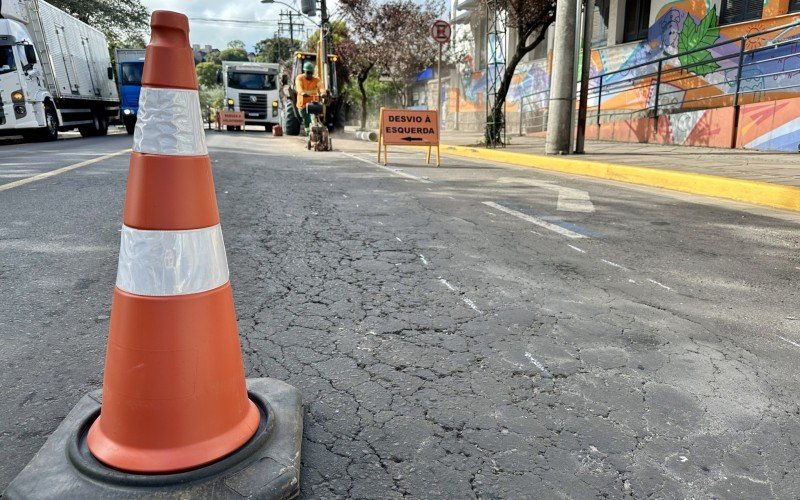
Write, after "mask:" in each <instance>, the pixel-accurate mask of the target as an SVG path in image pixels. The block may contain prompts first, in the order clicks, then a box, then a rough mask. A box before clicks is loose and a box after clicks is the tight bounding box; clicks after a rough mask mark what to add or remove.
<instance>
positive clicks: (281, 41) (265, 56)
mask: <svg viewBox="0 0 800 500" xmlns="http://www.w3.org/2000/svg"><path fill="white" fill-rule="evenodd" d="M301 48H302V43H300V41H299V40H295V41H294V45H292V40H291V39H290V38H286V37H274V38H265V39H263V40H261V41H260V42H258V43H256V45H255V49H256V50H255V52H256V61H258V62H269V63H276V62H280V61H287V60H290V59H292V57H293V54H294V52H295V51H296V50H300V49H301Z"/></svg>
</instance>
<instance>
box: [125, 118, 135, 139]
mask: <svg viewBox="0 0 800 500" xmlns="http://www.w3.org/2000/svg"><path fill="white" fill-rule="evenodd" d="M124 122H125V131H126V132H127V133H128V135H133V131H134V130H136V117H135V116H134V117H133V118H125V120H124Z"/></svg>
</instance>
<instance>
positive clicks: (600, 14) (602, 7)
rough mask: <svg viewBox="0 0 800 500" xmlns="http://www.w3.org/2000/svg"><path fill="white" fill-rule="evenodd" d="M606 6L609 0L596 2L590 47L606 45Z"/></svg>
mask: <svg viewBox="0 0 800 500" xmlns="http://www.w3.org/2000/svg"><path fill="white" fill-rule="evenodd" d="M608 4H609V0H597V2H595V4H594V18H593V19H592V47H594V48H597V47H605V46H606V45H607V44H608Z"/></svg>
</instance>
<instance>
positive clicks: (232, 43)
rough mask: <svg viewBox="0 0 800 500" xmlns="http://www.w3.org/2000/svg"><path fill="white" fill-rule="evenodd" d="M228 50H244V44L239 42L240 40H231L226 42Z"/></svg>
mask: <svg viewBox="0 0 800 500" xmlns="http://www.w3.org/2000/svg"><path fill="white" fill-rule="evenodd" d="M228 48H229V49H242V50H244V49H245V45H244V42H243V41H241V40H231V41H230V42H228Z"/></svg>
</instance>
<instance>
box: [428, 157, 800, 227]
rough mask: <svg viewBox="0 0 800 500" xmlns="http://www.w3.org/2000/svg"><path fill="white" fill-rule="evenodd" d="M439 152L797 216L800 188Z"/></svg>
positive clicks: (647, 170)
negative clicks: (774, 210)
mask: <svg viewBox="0 0 800 500" xmlns="http://www.w3.org/2000/svg"><path fill="white" fill-rule="evenodd" d="M441 150H442V153H445V154H450V155H455V156H464V157H467V158H477V159H480V160H490V161H498V162H502V163H510V164H512V165H519V166H523V167H532V168H538V169H542V170H553V171H556V172H565V173H568V174H577V175H585V176H589V177H597V178H600V179H609V180H613V181H621V182H629V183H631V184H639V185H641V186H651V187H659V188H664V189H672V190H674V191H682V192H684V193H693V194H701V195H705V196H713V197H716V198H725V199H728V200H736V201H743V202H745V203H752V204H754V205H764V206H768V207H774V208H783V209H786V210H793V211H796V212H800V188H797V187H794V186H785V185H781V184H770V183H768V182H759V181H750V180H745V179H734V178H730V177H722V176H719V175H708V174H696V173H691V172H679V171H677V170H668V169H660V168H648V167H632V166H628V165H616V164H613V163H603V162H599V161H586V160H573V159H567V158H563V157H554V156H542V155H534V154H526V153H514V152H511V151H503V150H497V149H485V148H473V147H468V146H451V145H444V144H443V145H442V146H441Z"/></svg>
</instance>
